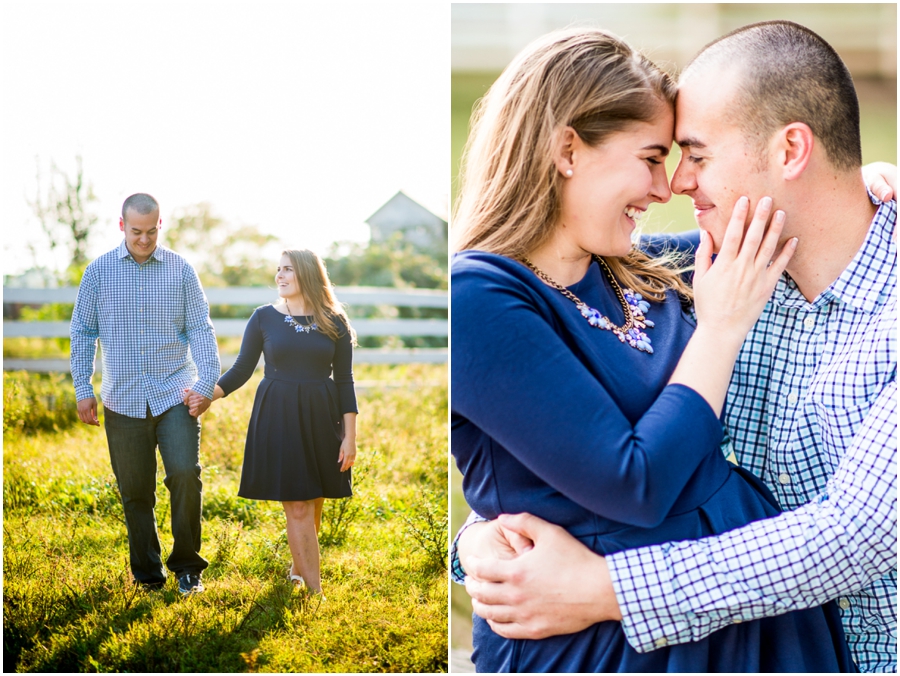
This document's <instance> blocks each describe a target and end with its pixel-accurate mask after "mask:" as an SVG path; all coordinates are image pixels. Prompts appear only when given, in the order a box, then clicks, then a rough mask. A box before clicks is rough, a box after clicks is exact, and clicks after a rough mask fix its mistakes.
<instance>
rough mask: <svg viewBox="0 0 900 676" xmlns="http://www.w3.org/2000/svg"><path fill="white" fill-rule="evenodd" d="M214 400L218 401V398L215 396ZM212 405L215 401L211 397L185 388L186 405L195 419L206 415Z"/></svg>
mask: <svg viewBox="0 0 900 676" xmlns="http://www.w3.org/2000/svg"><path fill="white" fill-rule="evenodd" d="M216 387H217V388H218V387H219V386H218V385H216ZM213 398H215V399H217V398H218V397H216V396H215V395H213ZM212 403H213V400H212V399H210V398H209V397H204V396H203V395H202V394H200V393H199V392H195V391H194V390H191V389H187V388H185V390H184V405H185V406H187V407H188V409H189V411H188V412H189V413H190V414H191V415H192V416H194V417H195V418H196V417H198V416H200V415H203V414H204V413H206V409H208V408H209V407H210V405H211V404H212Z"/></svg>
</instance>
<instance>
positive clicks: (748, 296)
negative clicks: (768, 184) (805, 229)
mask: <svg viewBox="0 0 900 676" xmlns="http://www.w3.org/2000/svg"><path fill="white" fill-rule="evenodd" d="M749 211H750V200H748V199H747V198H746V197H741V198H740V199H739V200H738V201H737V204H735V206H734V212H733V213H732V216H731V220H730V221H729V222H728V227H727V229H726V231H725V237H724V239H723V241H722V248H721V250H720V251H719V255H718V256H717V257H716V261H715V263H713V261H712V254H713V245H712V237H710V236H709V234H708V233H705V232H701V236H700V239H701V241H700V248H699V249H697V254H696V268H695V272H694V305H695V308H696V311H697V330H696V331H695V332H694V335H693V337H692V338H691V340H690V341H689V342H688V345H687V347H686V348H685V350H684V354H682V356H681V359H680V360H679V361H678V366H677V367H676V368H675V372H674V373H673V374H672V378H671V379H670V380H669V382H670V383H671V384H681V385H686V386H687V387H690V388H691V389H693V390H694V391H695V392H697V393H698V394H699V395H700V396H701V397H703V398H704V399H705V400H706V402H707V403H708V404H709V405H710V407H711V408H712V409H713V411H714V412H715V413H716V415H719V414H720V413H721V412H722V405H723V404H724V402H725V394H726V392H727V391H728V382H729V381H730V379H731V370H732V368H734V361H735V359H737V355H738V352H739V351H740V349H741V345H742V344H743V342H744V338H746V337H747V332H748V331H749V330H750V329H751V328H752V326H753V324H754V323H755V322H756V320H757V319H759V315H760V313H761V312H762V310H763V308H764V307H765V306H766V303H767V302H768V300H769V298H770V297H771V295H772V291H773V290H774V288H775V283H776V282H777V281H778V278H779V277H780V276H781V273H782V272H784V269H785V267H787V264H788V261H790V259H791V256H793V255H794V251H795V249H796V246H797V238H796V237H794V238H791V239H790V240H789V241H788V242H787V243H785V244H784V246H783V247H782V249H781V251H780V252H779V253H778V254H777V255H776V251H775V250H776V249H777V247H778V240H779V238H780V237H781V231H782V229H783V227H784V219H785V215H784V212H783V211H776V212H775V215H774V216H773V218H772V223H771V225H769V227H768V229H767V228H766V222H767V221H768V220H769V215H770V213H771V211H772V200H771V199H769V198H768V197H764V198H763V199H761V200H760V201H759V204H757V206H756V213H755V214H754V215H753V220H752V221H751V222H750V226H749V227H748V228H747V231H746V234H745V233H744V224H745V223H746V222H747V216H748V213H749ZM773 257H774V260H773Z"/></svg>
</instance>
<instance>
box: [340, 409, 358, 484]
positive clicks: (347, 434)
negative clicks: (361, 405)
mask: <svg viewBox="0 0 900 676" xmlns="http://www.w3.org/2000/svg"><path fill="white" fill-rule="evenodd" d="M343 422H344V436H343V438H342V439H341V452H340V454H339V455H338V462H339V463H340V465H341V471H342V472H346V471H347V470H348V469H350V468H351V467H353V464H354V463H355V462H356V414H355V413H345V414H344V417H343Z"/></svg>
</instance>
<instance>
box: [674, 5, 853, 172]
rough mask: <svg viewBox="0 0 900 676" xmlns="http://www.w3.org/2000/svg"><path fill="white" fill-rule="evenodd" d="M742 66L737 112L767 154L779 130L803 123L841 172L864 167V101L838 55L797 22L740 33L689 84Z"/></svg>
mask: <svg viewBox="0 0 900 676" xmlns="http://www.w3.org/2000/svg"><path fill="white" fill-rule="evenodd" d="M722 65H734V66H736V68H737V70H738V72H739V77H740V78H741V82H740V83H739V84H738V90H737V91H738V94H737V95H736V97H735V100H734V101H733V102H732V108H731V110H730V111H729V113H730V115H732V116H733V119H735V120H737V122H738V125H739V127H740V128H741V130H742V131H744V132H745V134H746V135H747V137H748V139H750V141H751V143H752V144H754V145H756V146H757V148H758V149H759V150H760V152H761V153H762V152H763V151H764V149H765V145H766V143H768V141H769V139H770V138H771V137H772V134H774V133H775V132H776V131H777V130H778V129H781V128H782V127H784V126H785V125H788V124H790V123H791V122H803V123H805V124H807V125H808V126H809V128H810V129H811V130H812V132H813V135H814V136H815V137H816V138H817V139H818V140H819V141H820V142H821V143H822V145H823V146H824V148H825V153H826V155H827V156H828V159H829V160H830V161H831V164H832V165H833V166H834V167H835V168H837V169H841V170H852V169H858V168H859V167H860V166H862V146H861V143H860V134H859V101H858V99H857V98H856V89H855V88H854V86H853V78H852V77H851V76H850V71H849V70H847V66H845V65H844V62H843V61H842V60H841V57H840V56H838V53H837V52H836V51H835V50H834V48H833V47H832V46H831V45H829V44H828V43H827V42H825V40H823V39H822V38H821V37H819V36H818V35H816V34H815V33H814V32H812V31H811V30H809V29H808V28H805V27H804V26H801V25H799V24H796V23H793V22H791V21H764V22H761V23H755V24H751V25H749V26H744V27H743V28H738V29H737V30H735V31H732V32H731V33H728V35H724V36H722V37H721V38H719V39H718V40H714V41H713V42H711V43H709V44H708V45H707V46H706V47H704V48H703V49H702V50H700V53H699V54H697V56H695V57H694V58H693V60H692V61H691V62H690V63H689V64H688V65H687V66H686V67H685V69H684V71H683V73H682V75H681V81H682V82H684V81H686V80H687V79H689V78H690V76H691V74H692V73H693V72H696V71H698V70H705V69H706V68H707V67H708V66H713V67H717V66H722Z"/></svg>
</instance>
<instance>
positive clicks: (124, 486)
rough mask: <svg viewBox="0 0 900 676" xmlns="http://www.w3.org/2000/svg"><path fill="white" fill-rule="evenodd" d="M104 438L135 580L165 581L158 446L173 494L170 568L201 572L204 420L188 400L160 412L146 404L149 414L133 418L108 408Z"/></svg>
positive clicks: (202, 562)
mask: <svg viewBox="0 0 900 676" xmlns="http://www.w3.org/2000/svg"><path fill="white" fill-rule="evenodd" d="M105 418H106V420H105V425H106V440H107V443H108V444H109V457H110V460H111V461H112V468H113V472H114V473H115V475H116V481H118V484H119V492H120V493H121V495H122V506H123V507H124V509H125V526H126V528H127V529H128V550H129V555H130V560H131V572H132V574H133V575H134V579H135V580H137V581H138V582H141V583H143V584H151V585H152V584H158V583H162V582H165V579H166V571H165V570H164V569H163V566H162V560H161V556H160V546H159V535H158V533H157V530H156V513H155V512H154V507H155V506H156V447H157V446H159V454H160V456H162V461H163V467H164V469H165V471H166V478H165V485H166V488H168V489H169V493H170V495H171V497H172V536H173V539H174V543H173V545H172V553H171V554H170V555H169V558H168V559H167V560H166V566H168V568H169V570H171V571H172V572H173V573H175V575H177V576H181V575H184V574H185V573H199V572H200V571H202V570H203V569H204V568H206V566H207V565H209V564H208V563H207V561H206V560H205V559H204V558H203V557H201V556H200V554H199V551H200V513H201V503H202V495H203V483H202V482H201V481H200V420H199V418H194V417H193V416H191V415H190V413H189V412H188V408H187V406H185V405H184V404H176V405H175V406H173V407H172V408H170V409H169V410H167V411H164V412H163V413H161V414H160V415H158V416H155V417H154V416H153V415H151V413H150V407H149V406H148V407H147V417H146V418H129V417H128V416H125V415H120V414H119V413H116V412H115V411H111V410H110V409H108V408H107V409H105Z"/></svg>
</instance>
